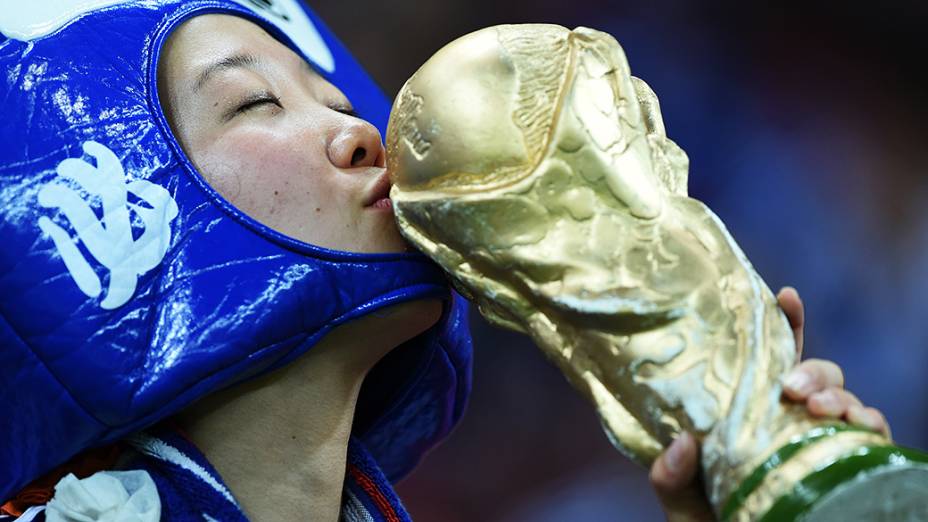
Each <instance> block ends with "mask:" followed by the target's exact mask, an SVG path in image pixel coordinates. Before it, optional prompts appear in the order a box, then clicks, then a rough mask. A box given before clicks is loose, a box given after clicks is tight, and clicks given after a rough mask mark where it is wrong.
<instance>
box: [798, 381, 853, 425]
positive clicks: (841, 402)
mask: <svg viewBox="0 0 928 522" xmlns="http://www.w3.org/2000/svg"><path fill="white" fill-rule="evenodd" d="M851 406H861V407H862V406H863V404H862V403H861V402H860V399H858V398H857V396H856V395H854V394H853V393H851V392H849V391H847V390H845V389H843V388H828V389H826V390H823V391H820V392H815V393H813V394H812V395H810V396H809V400H808V401H806V408H807V409H808V410H809V413H811V414H812V415H815V416H816V417H834V418H836V419H838V418H841V417H843V416H844V415H845V414H846V413H848V410H849V408H850V407H851Z"/></svg>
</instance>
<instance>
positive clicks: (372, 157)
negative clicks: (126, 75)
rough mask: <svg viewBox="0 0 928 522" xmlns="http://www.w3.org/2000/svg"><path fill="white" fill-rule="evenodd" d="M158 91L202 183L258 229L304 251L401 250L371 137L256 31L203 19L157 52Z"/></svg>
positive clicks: (342, 100)
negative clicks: (308, 247) (286, 238)
mask: <svg viewBox="0 0 928 522" xmlns="http://www.w3.org/2000/svg"><path fill="white" fill-rule="evenodd" d="M158 89H159V93H160V98H161V103H162V105H163V107H164V110H165V114H166V115H167V118H168V121H170V123H171V127H172V129H173V130H174V133H175V135H176V137H177V139H178V141H179V142H180V144H181V146H182V147H183V149H184V151H185V152H186V153H187V155H188V157H189V158H190V160H191V161H192V162H193V164H194V165H195V166H196V167H197V169H199V171H200V173H201V174H202V175H203V177H204V178H205V179H206V181H207V182H208V183H209V184H210V185H211V186H212V187H213V188H215V189H216V190H217V191H218V192H219V193H220V194H221V195H222V196H223V197H225V198H226V199H227V200H228V201H230V202H231V203H232V204H233V205H235V206H236V207H238V208H239V209H240V210H241V211H243V212H245V213H246V214H248V215H249V216H251V217H252V218H254V219H256V220H257V221H259V222H261V223H263V224H265V225H267V226H269V227H271V228H273V229H275V230H277V231H279V232H281V233H283V234H286V235H288V236H291V237H293V238H296V239H299V240H301V241H305V242H307V243H310V244H313V245H317V246H321V247H325V248H331V249H336V250H346V251H352V252H401V251H403V250H405V249H406V246H405V243H404V241H403V239H402V238H401V236H400V235H399V231H398V230H397V228H396V225H395V223H394V220H393V211H392V207H391V205H390V200H389V199H388V194H389V190H390V184H389V178H388V176H387V174H386V171H385V168H384V150H383V146H382V144H381V138H380V133H379V132H378V131H377V129H376V128H375V127H374V126H373V125H371V124H370V123H368V122H366V121H364V120H361V119H359V118H357V117H355V116H353V112H352V108H351V103H350V101H349V100H348V99H347V98H346V97H345V95H344V94H342V93H341V92H340V91H339V90H338V89H337V88H336V87H335V86H333V85H332V84H330V83H329V82H327V81H326V80H324V79H323V78H322V77H321V76H319V75H318V74H317V73H315V72H314V71H313V70H312V69H311V68H310V67H309V65H308V64H307V63H306V62H305V61H304V60H303V59H302V58H301V57H300V56H299V55H297V54H296V53H294V52H293V51H291V50H290V49H289V48H288V47H286V46H285V45H283V44H281V43H280V42H278V41H277V40H275V39H274V38H273V37H272V36H270V35H269V34H268V33H266V32H265V31H264V30H263V29H261V28H260V27H258V26H257V25H255V24H253V23H252V22H249V21H247V20H245V19H243V18H239V17H235V16H230V15H204V16H199V17H196V18H193V19H191V20H190V21H188V22H186V23H184V24H183V25H181V26H180V27H179V28H178V29H177V30H176V31H174V33H173V34H172V35H171V37H170V38H169V39H168V41H167V44H166V45H165V47H164V49H163V51H162V55H161V59H160V62H159V66H158Z"/></svg>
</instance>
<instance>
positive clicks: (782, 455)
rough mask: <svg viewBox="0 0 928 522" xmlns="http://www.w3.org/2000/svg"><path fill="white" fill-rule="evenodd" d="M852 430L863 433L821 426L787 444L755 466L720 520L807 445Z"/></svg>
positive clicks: (739, 506)
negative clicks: (771, 472)
mask: <svg viewBox="0 0 928 522" xmlns="http://www.w3.org/2000/svg"><path fill="white" fill-rule="evenodd" d="M852 430H853V431H864V430H863V429H861V428H856V427H853V426H848V425H834V426H822V427H819V428H815V429H814V430H811V431H809V432H808V433H806V434H804V435H802V436H801V437H799V438H797V439H794V440H793V441H792V442H790V443H789V444H787V445H785V446H783V447H782V448H780V449H779V450H777V451H776V452H775V453H774V454H773V455H771V456H770V458H768V459H767V460H766V461H765V462H764V463H763V464H761V465H760V466H757V468H756V469H755V470H754V472H753V473H751V475H749V476H748V478H746V479H745V480H744V482H742V483H741V487H739V488H738V490H737V491H735V492H734V493H733V494H732V496H731V498H729V499H728V502H727V503H726V504H725V508H724V509H723V510H722V517H721V518H722V520H728V519H729V517H731V515H732V514H733V513H735V512H736V511H738V509H740V508H741V504H742V503H743V502H744V500H745V499H746V498H748V497H749V496H750V495H751V493H753V492H754V490H755V489H757V487H758V486H760V484H761V483H762V482H763V481H764V478H765V477H766V476H767V474H768V473H770V471H771V470H773V469H774V468H776V467H778V466H779V465H780V464H782V463H784V462H786V461H787V460H789V458H790V457H792V456H793V455H795V454H796V452H798V451H799V450H801V449H802V448H804V447H806V446H808V445H809V444H812V443H814V442H816V441H818V440H821V439H823V438H825V437H828V436H831V435H834V434H835V433H838V432H840V431H852Z"/></svg>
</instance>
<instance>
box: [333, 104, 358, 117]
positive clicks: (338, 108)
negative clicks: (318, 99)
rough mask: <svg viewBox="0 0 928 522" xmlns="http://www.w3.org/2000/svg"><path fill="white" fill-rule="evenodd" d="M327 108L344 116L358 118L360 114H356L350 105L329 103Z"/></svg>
mask: <svg viewBox="0 0 928 522" xmlns="http://www.w3.org/2000/svg"><path fill="white" fill-rule="evenodd" d="M329 108H330V109H332V110H333V111H335V112H340V113H342V114H344V115H346V116H351V117H352V118H360V116H358V113H357V112H355V110H354V107H352V106H350V105H341V104H335V105H330V106H329Z"/></svg>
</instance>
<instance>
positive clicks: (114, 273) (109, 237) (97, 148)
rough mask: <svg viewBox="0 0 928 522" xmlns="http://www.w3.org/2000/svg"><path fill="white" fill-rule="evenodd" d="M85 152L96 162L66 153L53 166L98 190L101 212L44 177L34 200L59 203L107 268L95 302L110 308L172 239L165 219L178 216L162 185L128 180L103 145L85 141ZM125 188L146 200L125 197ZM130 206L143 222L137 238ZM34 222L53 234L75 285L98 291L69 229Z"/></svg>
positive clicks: (49, 204)
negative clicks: (104, 287)
mask: <svg viewBox="0 0 928 522" xmlns="http://www.w3.org/2000/svg"><path fill="white" fill-rule="evenodd" d="M84 152H86V153H87V154H88V155H90V156H92V157H94V158H95V159H96V160H97V165H96V166H93V165H91V164H90V163H88V162H86V161H84V160H82V159H77V158H69V159H66V160H64V161H62V162H61V163H60V164H58V168H57V172H58V175H59V176H61V177H62V178H65V179H68V180H71V181H73V182H75V183H77V184H78V185H80V186H81V188H83V189H84V190H85V191H86V192H88V193H90V194H92V195H94V196H99V197H100V199H101V201H102V203H103V218H102V219H100V218H98V217H97V215H96V214H95V213H94V211H93V208H91V205H90V203H89V202H87V201H85V200H84V199H83V198H82V197H81V193H80V192H79V191H77V190H74V189H72V188H71V187H69V186H67V185H65V184H60V183H49V184H48V185H46V186H44V187H42V190H40V191H39V204H40V205H42V206H43V207H46V208H59V209H60V210H61V212H62V213H63V214H64V216H65V218H67V220H68V221H69V222H70V223H71V227H72V228H73V229H74V231H75V232H76V233H77V241H79V242H82V243H83V244H84V247H85V248H86V249H87V251H88V252H90V254H91V255H92V256H93V257H94V259H96V260H97V261H98V262H99V263H100V264H101V265H103V266H104V267H106V268H107V269H108V270H109V272H110V280H109V288H108V289H107V293H106V297H104V298H103V301H102V302H101V303H100V306H102V307H103V308H105V309H107V310H110V309H113V308H118V307H119V306H122V305H123V304H125V303H126V302H127V301H128V300H129V299H130V298H131V297H132V294H134V293H135V286H136V283H137V282H138V276H140V275H142V274H144V273H145V272H148V271H149V270H151V269H152V268H154V267H156V266H158V264H159V263H161V260H162V259H163V258H164V254H165V253H166V252H167V249H168V245H169V244H170V242H171V227H170V223H171V221H172V220H173V219H174V218H175V217H177V203H176V202H175V201H174V199H173V198H172V197H171V194H170V193H169V192H168V191H167V190H165V189H164V187H161V186H159V185H155V184H154V183H150V182H148V181H144V180H135V181H129V180H127V179H126V175H125V171H123V168H122V164H121V163H120V161H119V158H118V157H116V155H115V154H114V153H113V151H111V150H110V149H108V148H106V147H105V146H103V145H101V144H99V143H97V142H95V141H87V142H85V143H84ZM130 192H131V193H132V194H133V195H135V197H137V198H139V199H140V200H141V201H143V202H145V203H146V204H147V205H148V206H147V207H146V206H142V205H139V204H136V203H130V202H129V200H128V195H129V193H130ZM149 207H150V208H149ZM130 209H131V210H132V211H134V212H135V214H136V215H137V216H138V217H139V219H141V221H142V223H143V224H144V226H145V229H144V231H143V232H142V235H141V236H140V237H139V238H138V239H133V238H132V223H131V218H130V213H129V211H130ZM39 227H40V228H41V229H42V231H43V232H45V233H46V234H48V235H49V236H50V237H51V238H52V241H53V242H54V243H55V247H57V249H58V253H59V254H60V255H61V259H62V260H63V261H64V264H65V266H66V267H67V268H68V271H69V272H70V273H71V277H73V278H74V281H75V282H76V283H77V286H78V288H80V289H81V291H82V292H84V293H85V294H87V295H88V296H89V297H97V296H99V295H100V293H101V292H102V287H101V283H100V278H99V277H97V274H96V273H95V272H94V271H93V269H92V268H91V266H90V263H89V262H88V261H87V260H86V259H85V258H84V255H83V253H82V252H81V251H80V249H79V248H78V246H77V243H76V242H75V240H73V239H72V237H71V235H70V234H68V232H67V231H66V230H65V229H63V228H62V227H60V226H58V225H57V224H55V223H54V222H53V221H52V220H51V219H49V218H47V217H44V216H43V217H41V218H39Z"/></svg>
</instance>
